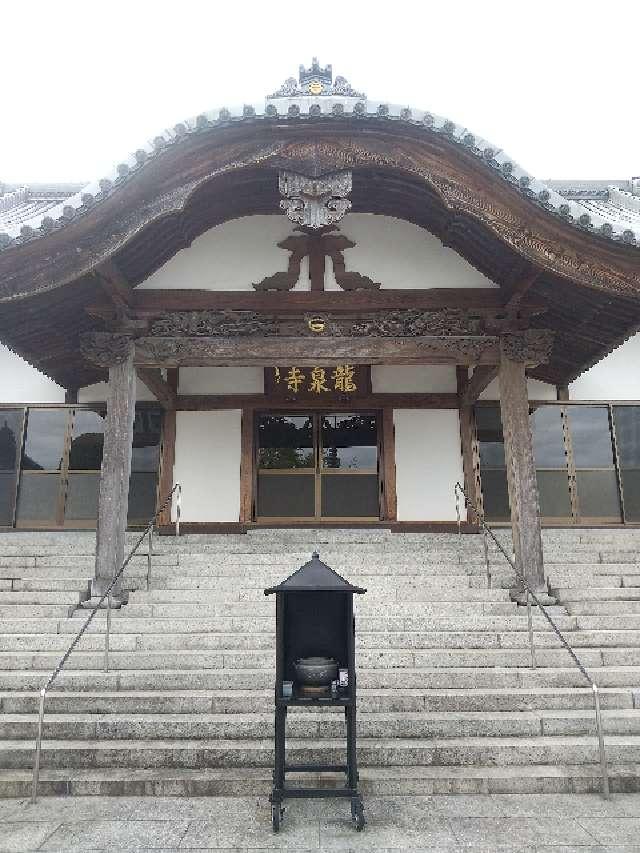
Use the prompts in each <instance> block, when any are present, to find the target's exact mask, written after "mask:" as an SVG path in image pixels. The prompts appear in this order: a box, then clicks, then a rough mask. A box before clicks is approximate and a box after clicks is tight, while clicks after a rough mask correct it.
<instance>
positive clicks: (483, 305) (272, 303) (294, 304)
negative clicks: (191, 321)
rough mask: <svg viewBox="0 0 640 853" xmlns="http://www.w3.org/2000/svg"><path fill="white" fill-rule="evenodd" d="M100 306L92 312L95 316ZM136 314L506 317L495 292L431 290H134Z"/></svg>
mask: <svg viewBox="0 0 640 853" xmlns="http://www.w3.org/2000/svg"><path fill="white" fill-rule="evenodd" d="M104 307H105V306H104V305H102V306H91V308H94V309H95V310H96V311H98V310H104ZM133 308H134V309H135V314H136V316H138V317H141V318H145V317H157V316H159V315H161V314H164V313H166V312H168V311H206V310H212V311H215V310H227V309H236V310H244V311H257V312H260V313H273V314H277V315H286V314H294V315H300V314H305V313H306V312H307V311H314V312H323V311H324V312H330V313H332V314H339V313H342V312H344V313H350V312H356V313H360V312H363V311H367V312H372V311H385V310H389V311H401V310H405V309H406V310H410V309H416V310H437V309H439V308H460V309H462V310H465V311H469V310H472V311H473V312H474V313H477V314H478V315H483V316H484V315H491V314H495V313H502V312H503V311H504V295H503V294H502V291H501V290H500V289H499V288H497V287H495V288H494V287H482V288H456V287H451V288H447V287H444V288H432V289H429V290H417V289H416V290H351V291H344V292H339V291H338V292H329V291H326V292H325V291H318V292H313V293H309V292H307V293H303V292H291V291H289V292H284V293H283V292H275V291H266V292H253V291H251V292H249V291H247V292H244V291H213V290H134V291H133ZM546 308H547V305H546V302H545V301H544V300H542V299H536V300H527V301H524V302H522V303H521V304H520V307H519V310H520V313H521V314H523V313H528V314H532V315H534V314H540V313H542V312H543V311H545V310H546Z"/></svg>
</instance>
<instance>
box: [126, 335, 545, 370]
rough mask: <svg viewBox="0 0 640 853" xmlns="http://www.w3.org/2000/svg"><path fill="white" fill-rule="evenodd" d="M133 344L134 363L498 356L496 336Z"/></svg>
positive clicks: (436, 360) (484, 360)
mask: <svg viewBox="0 0 640 853" xmlns="http://www.w3.org/2000/svg"><path fill="white" fill-rule="evenodd" d="M135 343H136V355H135V360H136V365H138V366H143V367H158V366H162V367H175V366H178V365H180V366H185V367H186V366H203V365H214V366H225V365H242V366H245V367H246V366H258V367H269V366H272V365H274V364H295V365H297V366H299V367H313V366H314V365H316V364H326V365H332V364H497V363H498V361H499V358H500V353H499V345H498V339H497V338H496V337H486V338H482V337H453V336H424V337H422V336H419V337H408V336H407V337H384V336H380V337H377V336H373V337H369V336H363V337H346V336H345V337H341V336H334V337H331V336H321V335H318V336H315V337H289V336H287V337H285V336H278V335H274V336H268V335H254V336H250V335H247V336H238V337H233V338H230V337H225V338H223V337H204V336H203V337H180V338H173V337H171V338H164V337H143V338H137V339H136V342H135ZM539 361H540V359H538V362H539ZM538 362H535V363H538Z"/></svg>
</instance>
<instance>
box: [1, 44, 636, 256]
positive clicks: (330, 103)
mask: <svg viewBox="0 0 640 853" xmlns="http://www.w3.org/2000/svg"><path fill="white" fill-rule="evenodd" d="M322 116H332V117H340V116H344V117H356V118H359V119H362V120H363V121H366V120H367V119H375V120H377V121H379V120H380V119H381V118H384V119H388V120H389V121H392V122H400V123H406V124H409V125H412V126H414V127H416V126H417V127H421V128H423V129H424V131H425V132H427V133H435V134H441V135H443V136H444V137H446V138H447V139H448V140H450V141H452V142H454V143H456V144H458V145H460V146H461V147H463V148H465V149H466V150H467V151H468V152H470V153H472V154H473V155H475V156H476V157H477V158H478V159H479V160H482V161H483V162H484V163H486V164H488V165H489V166H491V167H493V169H494V170H495V172H496V175H498V176H499V177H500V179H502V180H504V181H505V182H507V183H509V184H511V185H512V186H513V187H515V188H516V189H517V190H518V191H519V192H520V193H521V194H522V195H523V196H525V197H527V198H528V199H530V200H532V201H534V202H536V203H537V204H538V205H539V206H540V207H541V208H544V209H546V210H547V211H548V212H549V213H550V214H551V215H553V216H557V217H559V218H561V219H563V220H564V221H566V222H567V223H569V224H571V225H573V226H574V227H575V228H578V229H581V230H583V231H588V232H592V233H594V234H598V235H600V236H603V237H605V238H608V239H610V240H614V241H617V242H622V243H625V244H628V245H633V246H640V179H638V178H633V179H632V180H631V181H612V182H610V183H609V182H597V181H596V182H580V181H571V182H563V181H547V182H544V181H540V180H537V179H536V178H534V177H533V176H532V175H530V174H529V173H528V172H527V171H526V170H525V169H523V168H522V167H521V166H519V165H518V164H517V163H516V162H515V160H513V159H512V158H511V157H509V156H508V155H507V154H506V153H505V152H504V151H502V149H501V148H500V147H499V146H496V145H493V144H491V143H490V142H488V141H487V140H485V139H483V138H482V137H479V136H476V135H475V134H473V133H472V132H471V131H470V130H469V129H468V128H466V127H464V126H463V125H459V124H456V123H455V122H453V121H450V120H449V119H447V118H444V117H442V116H438V115H435V114H433V113H430V112H427V111H425V110H417V109H412V108H410V107H407V106H403V105H400V104H387V103H384V102H382V101H376V100H368V99H366V98H365V97H364V96H363V95H362V93H360V92H356V91H354V90H353V89H352V88H351V86H350V84H349V83H348V82H347V81H346V80H345V79H344V78H343V77H336V78H335V81H333V77H332V72H331V66H326V68H324V69H322V68H320V66H319V65H318V63H317V60H315V59H314V61H313V63H312V66H311V68H310V69H305V68H304V67H303V66H301V67H300V75H299V81H298V82H297V83H296V80H295V78H289V79H288V80H287V81H285V83H284V84H283V86H282V87H281V88H280V89H279V90H278V91H277V92H275V93H274V94H273V95H272V96H270V97H266V98H265V99H264V100H263V101H260V102H259V103H255V104H244V105H242V106H236V107H231V108H228V107H221V108H218V109H214V110H210V111H209V112H207V113H201V114H200V115H197V116H194V117H192V118H189V119H186V120H185V121H183V122H181V123H179V124H177V125H175V127H173V128H171V129H167V130H165V131H163V132H162V133H161V134H159V135H158V136H156V137H154V138H153V140H151V141H150V142H149V143H147V145H146V146H145V147H144V148H139V149H138V150H136V151H135V152H134V153H133V154H132V155H131V156H130V157H129V158H128V159H127V160H126V161H123V162H121V163H119V164H118V165H117V166H115V167H114V169H113V170H112V171H111V172H110V173H109V174H108V175H105V176H104V177H102V178H101V179H99V180H96V181H93V182H91V183H88V184H86V185H85V186H82V187H78V186H77V185H76V186H73V185H70V186H69V185H66V186H67V187H68V189H69V190H70V191H69V192H68V194H67V193H65V194H64V195H62V197H60V195H59V197H58V201H57V202H55V201H54V203H49V204H46V203H45V202H46V201H50V200H51V198H52V195H51V193H50V194H49V197H47V198H46V199H45V198H40V202H41V203H39V204H38V203H35V202H36V201H37V200H38V192H39V190H38V188H36V187H34V188H30V187H20V186H10V187H6V188H3V187H2V185H1V184H0V191H3V194H0V250H2V249H8V248H11V247H12V246H16V245H20V244H23V243H26V242H28V241H31V240H33V239H36V238H37V237H39V236H43V235H45V234H49V233H51V232H52V231H53V230H55V229H58V228H62V227H64V226H65V225H66V224H67V223H69V222H71V221H72V220H75V219H77V218H78V217H81V216H82V215H83V214H85V213H86V212H87V211H89V210H90V209H93V208H94V207H95V205H97V204H100V202H102V201H103V200H104V199H106V198H107V197H110V196H111V195H112V194H114V193H117V191H118V188H119V187H120V186H121V185H122V184H123V183H125V182H126V181H128V180H130V179H131V177H132V176H133V175H134V174H135V173H136V172H137V171H138V170H139V169H141V168H143V167H144V166H145V165H146V164H147V163H148V162H149V160H151V159H153V158H156V157H161V156H162V153H163V152H164V151H165V150H166V149H167V148H168V147H171V146H175V145H180V144H181V142H183V141H184V140H186V139H187V138H188V137H189V136H191V135H193V134H198V133H201V132H203V131H208V130H211V129H212V128H213V127H216V126H219V127H227V126H229V125H230V124H234V123H238V122H259V121H265V122H269V121H274V120H276V119H277V121H278V122H279V123H281V122H283V121H285V122H294V121H295V122H300V121H301V120H302V121H305V120H306V121H313V120H314V119H315V118H320V117H322ZM60 190H61V188H60ZM71 190H75V192H72V191H71ZM53 197H54V196H53Z"/></svg>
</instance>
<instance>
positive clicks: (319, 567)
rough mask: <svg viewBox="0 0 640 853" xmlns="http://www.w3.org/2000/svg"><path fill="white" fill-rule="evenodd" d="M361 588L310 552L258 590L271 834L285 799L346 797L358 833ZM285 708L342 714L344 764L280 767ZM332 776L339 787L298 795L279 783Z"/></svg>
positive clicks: (302, 790)
mask: <svg viewBox="0 0 640 853" xmlns="http://www.w3.org/2000/svg"><path fill="white" fill-rule="evenodd" d="M354 592H355V593H358V594H361V593H365V592H366V589H362V588H361V587H358V586H352V585H351V584H350V583H349V582H348V581H346V580H345V579H344V578H342V577H340V575H339V574H337V572H334V571H333V569H331V568H329V566H327V565H326V564H325V563H323V562H322V561H321V560H320V555H319V554H318V553H314V554H313V556H312V558H311V560H310V561H309V562H308V563H305V564H304V566H301V568H299V569H298V570H297V571H296V572H294V573H293V574H292V575H291V576H290V577H288V578H287V579H286V580H285V581H283V582H282V583H281V584H279V585H278V586H274V587H271V588H270V589H265V591H264V594H265V595H270V594H271V593H275V595H276V685H275V769H274V772H273V791H272V793H271V797H270V802H271V819H272V824H273V829H274V831H275V832H277V831H278V830H279V829H280V823H281V821H282V817H283V815H284V808H283V805H282V804H283V802H284V800H285V799H286V798H291V797H345V798H348V799H350V800H351V817H352V819H353V821H354V823H355V826H356V829H357V830H362V829H363V828H364V824H365V819H364V807H363V803H362V797H361V795H360V793H359V792H358V767H357V759H356V665H355V618H354V615H353V594H354ZM291 705H299V706H307V707H309V706H311V707H313V708H314V709H317V708H321V707H333V706H336V705H337V706H341V707H343V708H344V713H345V721H346V729H347V732H346V734H347V762H346V764H287V763H286V762H285V738H286V720H287V710H288V708H289V706H291ZM300 772H304V773H323V772H339V773H345V774H346V785H345V786H344V787H342V788H302V787H288V786H287V785H286V784H285V776H286V774H287V773H300Z"/></svg>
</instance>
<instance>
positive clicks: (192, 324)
mask: <svg viewBox="0 0 640 853" xmlns="http://www.w3.org/2000/svg"><path fill="white" fill-rule="evenodd" d="M150 334H151V335H153V336H156V337H172V336H173V335H183V336H185V337H218V336H220V337H228V338H233V337H239V336H243V337H244V336H246V335H277V334H278V322H277V320H276V319H275V318H274V317H268V316H263V315H261V314H257V313H256V312H255V311H175V312H173V313H171V314H165V316H164V317H161V318H160V319H159V320H156V321H155V322H154V323H153V324H152V325H151V330H150Z"/></svg>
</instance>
